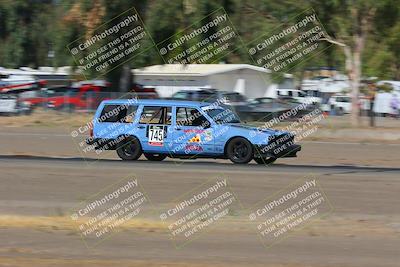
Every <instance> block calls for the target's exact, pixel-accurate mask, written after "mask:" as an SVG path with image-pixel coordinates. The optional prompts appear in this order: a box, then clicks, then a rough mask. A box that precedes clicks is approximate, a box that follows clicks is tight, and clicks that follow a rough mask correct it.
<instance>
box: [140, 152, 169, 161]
mask: <svg viewBox="0 0 400 267" xmlns="http://www.w3.org/2000/svg"><path fill="white" fill-rule="evenodd" d="M144 156H145V157H146V159H148V160H151V161H162V160H164V159H165V158H166V157H167V155H165V154H147V153H144Z"/></svg>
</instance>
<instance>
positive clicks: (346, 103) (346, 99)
mask: <svg viewBox="0 0 400 267" xmlns="http://www.w3.org/2000/svg"><path fill="white" fill-rule="evenodd" d="M328 107H329V109H330V110H331V111H332V110H333V111H334V112H335V113H336V114H338V115H341V114H344V113H350V112H351V97H350V96H347V95H333V96H331V97H330V98H329V100H328Z"/></svg>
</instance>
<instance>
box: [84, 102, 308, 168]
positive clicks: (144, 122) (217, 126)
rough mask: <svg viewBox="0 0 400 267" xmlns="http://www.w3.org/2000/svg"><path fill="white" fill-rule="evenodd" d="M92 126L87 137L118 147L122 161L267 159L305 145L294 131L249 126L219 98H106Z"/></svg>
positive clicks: (96, 144) (102, 146) (97, 143)
mask: <svg viewBox="0 0 400 267" xmlns="http://www.w3.org/2000/svg"><path fill="white" fill-rule="evenodd" d="M92 127H93V129H92V133H91V136H90V137H89V138H88V139H87V140H86V142H87V143H88V144H89V145H91V146H93V147H94V149H96V150H116V151H117V154H118V156H119V157H120V158H121V159H123V160H137V159H138V158H139V157H140V156H141V155H142V154H144V156H145V157H146V158H147V159H148V160H153V161H161V160H163V159H165V158H166V157H171V158H181V159H194V158H215V159H217V158H222V159H230V160H231V161H232V162H233V163H242V164H245V163H248V162H250V161H251V160H253V159H254V161H256V162H257V163H259V164H269V163H272V162H274V161H275V160H276V159H277V158H282V157H296V153H297V152H298V151H300V150H301V146H300V145H297V144H295V143H294V137H295V136H294V135H293V134H292V133H289V132H285V131H279V130H273V129H259V128H257V127H252V126H249V125H248V124H245V123H242V122H241V121H240V119H239V118H238V116H237V115H236V114H235V113H234V112H233V111H232V110H231V109H229V108H226V107H224V106H223V105H219V104H218V103H207V102H195V101H176V100H136V99H118V100H106V101H103V102H102V103H101V104H100V105H99V107H98V109H97V111H96V113H95V117H94V119H93V126H92Z"/></svg>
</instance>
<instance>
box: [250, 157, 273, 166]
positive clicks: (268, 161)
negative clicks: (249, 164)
mask: <svg viewBox="0 0 400 267" xmlns="http://www.w3.org/2000/svg"><path fill="white" fill-rule="evenodd" d="M275 160H277V158H272V157H269V158H254V161H255V162H257V164H272V163H274V162H275Z"/></svg>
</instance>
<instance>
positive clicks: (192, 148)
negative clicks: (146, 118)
mask: <svg viewBox="0 0 400 267" xmlns="http://www.w3.org/2000/svg"><path fill="white" fill-rule="evenodd" d="M173 112H174V116H173V126H174V128H173V134H172V142H171V146H170V154H180V155H191V156H195V155H198V154H207V155H209V154H215V150H214V139H213V128H212V127H211V123H210V121H209V120H208V119H207V118H206V117H205V116H204V114H203V111H202V110H200V109H198V108H196V107H184V106H181V107H180V106H177V107H174V109H173Z"/></svg>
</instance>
